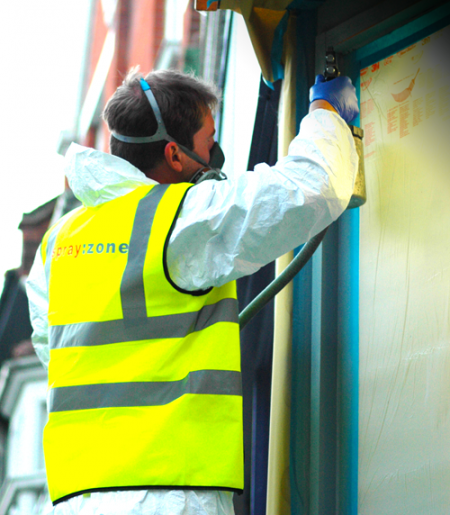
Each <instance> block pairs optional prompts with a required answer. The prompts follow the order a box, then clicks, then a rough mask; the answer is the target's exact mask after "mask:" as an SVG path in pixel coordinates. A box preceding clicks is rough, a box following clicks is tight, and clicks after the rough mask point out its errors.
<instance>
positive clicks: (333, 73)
mask: <svg viewBox="0 0 450 515" xmlns="http://www.w3.org/2000/svg"><path fill="white" fill-rule="evenodd" d="M323 75H324V77H325V80H326V81H329V80H333V79H335V78H336V77H339V75H340V72H339V68H338V65H337V59H336V53H335V52H334V49H333V47H328V50H327V52H326V54H325V70H324V73H323ZM348 127H349V129H350V130H351V132H352V134H353V138H354V140H355V147H356V151H357V153H358V157H359V167H358V172H357V174H356V180H355V187H354V190H353V194H352V197H351V199H350V202H349V204H348V206H347V209H353V208H355V207H360V206H362V205H363V204H364V203H365V202H366V183H365V179H364V149H363V142H362V140H363V137H364V131H363V130H362V129H360V128H359V127H355V126H354V125H350V124H348ZM327 229H328V227H326V228H325V229H324V230H323V231H322V232H320V233H319V234H317V235H316V236H314V237H313V238H311V239H310V240H309V241H308V242H306V243H305V244H304V245H303V247H302V249H301V250H300V252H299V253H298V254H297V255H296V256H295V258H294V259H293V260H292V261H291V263H290V264H289V266H287V267H286V268H285V269H284V271H283V272H282V273H281V274H280V275H279V276H278V277H277V278H276V279H275V280H274V281H272V282H271V283H270V284H269V286H267V288H265V289H264V290H263V291H262V292H261V293H260V294H259V295H258V296H257V297H256V298H255V299H253V301H252V302H251V303H250V304H249V305H248V306H247V307H246V308H245V309H244V310H243V311H242V312H241V313H240V314H239V325H240V328H241V329H242V328H243V327H244V326H245V325H246V324H247V323H248V322H249V321H250V320H251V319H252V318H253V316H254V315H256V313H258V312H259V311H260V310H261V309H262V308H263V307H264V306H265V305H266V304H267V303H268V302H270V301H271V300H272V299H273V297H275V295H276V294H277V293H279V292H280V291H281V290H282V289H283V288H284V287H285V286H286V285H287V284H288V283H290V282H291V281H292V279H293V278H294V277H295V276H296V275H297V274H298V273H299V272H300V270H301V269H302V268H303V267H304V266H305V265H306V263H307V262H308V261H309V260H310V258H311V257H312V255H313V254H314V252H315V251H316V249H317V247H318V246H319V245H320V244H321V243H322V240H323V238H324V237H325V234H326V232H327Z"/></svg>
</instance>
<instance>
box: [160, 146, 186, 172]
mask: <svg viewBox="0 0 450 515" xmlns="http://www.w3.org/2000/svg"><path fill="white" fill-rule="evenodd" d="M164 157H165V159H166V163H167V164H168V165H169V167H170V168H171V169H172V170H173V171H175V172H181V171H183V162H182V157H181V151H180V149H179V148H178V145H177V144H176V143H174V142H173V141H170V142H169V143H167V145H166V146H165V148H164Z"/></svg>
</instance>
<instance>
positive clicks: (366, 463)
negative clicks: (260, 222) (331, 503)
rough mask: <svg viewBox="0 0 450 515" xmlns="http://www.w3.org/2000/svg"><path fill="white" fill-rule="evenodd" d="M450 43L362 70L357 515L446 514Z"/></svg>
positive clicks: (449, 32) (444, 33)
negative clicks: (363, 176) (363, 199)
mask: <svg viewBox="0 0 450 515" xmlns="http://www.w3.org/2000/svg"><path fill="white" fill-rule="evenodd" d="M449 43H450V27H447V28H445V29H443V30H441V31H439V32H437V33H435V34H433V35H431V36H430V37H427V38H425V39H424V40H421V41H418V42H417V43H416V44H415V45H412V46H411V47H409V48H406V49H404V50H402V51H400V52H398V53H397V54H395V55H393V56H391V57H388V58H387V59H384V60H382V61H380V62H379V63H376V64H375V65H373V66H371V67H369V68H368V69H365V70H362V71H361V126H362V127H363V128H364V130H365V166H366V180H367V190H368V191H367V197H368V202H367V204H366V205H365V206H364V207H363V208H362V209H361V212H360V217H361V226H360V230H361V240H360V242H361V243H360V415H359V416H360V422H359V423H360V426H359V495H358V504H359V507H358V514H359V515H374V514H379V515H391V514H392V515H394V514H395V515H403V514H404V515H406V514H408V515H411V514H414V515H422V514H423V515H444V514H446V513H449V512H450V511H449V510H450V171H449V168H450V167H449V150H450V148H449V146H450V138H449V134H450V71H449V67H448V62H449V59H448V49H449V48H450V45H449Z"/></svg>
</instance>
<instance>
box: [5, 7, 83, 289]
mask: <svg viewBox="0 0 450 515" xmlns="http://www.w3.org/2000/svg"><path fill="white" fill-rule="evenodd" d="M88 10H89V0H41V1H39V2H37V1H36V0H21V1H20V2H0V48H1V53H0V84H1V90H0V91H1V94H0V113H1V124H0V151H1V152H0V166H1V182H0V237H1V243H0V291H1V288H2V284H3V276H4V273H5V271H6V270H8V269H10V268H16V267H18V266H19V265H20V260H21V249H22V243H21V232H20V231H19V230H18V229H17V226H18V225H19V223H20V220H21V218H22V214H23V213H24V212H28V211H31V210H33V209H34V208H36V207H38V206H39V205H41V204H43V203H44V202H46V201H47V200H50V199H52V198H53V197H55V196H56V195H58V194H60V193H61V192H62V191H63V188H64V175H63V171H62V166H61V161H62V157H61V156H59V155H58V154H57V153H56V146H57V142H58V136H59V133H60V131H61V130H64V129H70V128H71V126H72V123H73V119H74V116H75V108H76V101H77V94H78V87H79V76H80V70H81V62H82V53H83V49H84V41H85V31H86V26H87V16H88Z"/></svg>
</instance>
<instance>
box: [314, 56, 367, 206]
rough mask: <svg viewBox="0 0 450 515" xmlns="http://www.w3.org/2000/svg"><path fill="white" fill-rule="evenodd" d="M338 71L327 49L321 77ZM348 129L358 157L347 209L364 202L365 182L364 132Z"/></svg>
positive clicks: (330, 77)
mask: <svg viewBox="0 0 450 515" xmlns="http://www.w3.org/2000/svg"><path fill="white" fill-rule="evenodd" d="M339 75H340V71H339V68H338V65H337V58H336V52H335V51H334V49H333V47H331V46H330V47H328V50H327V51H326V54H325V69H324V72H323V76H324V77H325V80H326V81H329V80H333V79H335V78H336V77H339ZM348 127H349V129H350V130H351V131H352V134H353V139H354V140H355V147H356V152H357V153H358V157H359V167H358V173H357V175H356V180H355V188H354V190H353V194H352V198H351V199H350V202H349V204H348V206H347V209H352V208H354V207H360V206H362V205H363V204H364V203H365V202H366V199H367V197H366V182H365V179H364V149H363V137H364V131H363V130H362V129H360V128H359V127H356V126H355V125H350V124H348Z"/></svg>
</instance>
